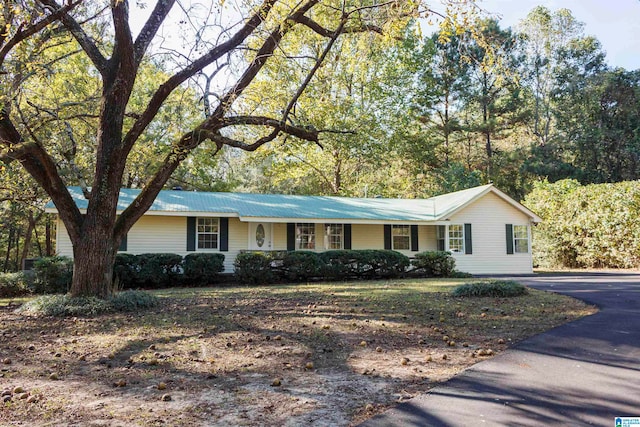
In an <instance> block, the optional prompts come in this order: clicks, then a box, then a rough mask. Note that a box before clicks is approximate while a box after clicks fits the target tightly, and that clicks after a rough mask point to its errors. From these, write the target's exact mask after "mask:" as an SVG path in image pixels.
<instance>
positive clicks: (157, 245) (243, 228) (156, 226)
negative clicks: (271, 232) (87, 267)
mask: <svg viewBox="0 0 640 427" xmlns="http://www.w3.org/2000/svg"><path fill="white" fill-rule="evenodd" d="M247 233H248V224H247V223H244V222H240V220H239V219H238V218H229V251H228V252H221V253H223V254H224V256H225V259H224V271H225V272H226V273H231V272H233V261H234V260H235V258H236V256H237V254H238V252H240V251H241V250H246V249H247V243H248V237H247ZM285 244H286V241H285ZM285 249H286V248H285ZM56 251H57V253H58V254H60V255H66V256H70V257H73V248H72V246H71V241H70V240H69V236H68V234H67V231H66V229H65V228H64V224H62V221H60V220H58V231H57V239H56ZM161 252H166V253H173V254H179V255H182V256H185V255H188V254H190V253H195V252H187V218H186V217H176V216H156V215H153V216H151V215H149V216H143V217H142V218H140V220H139V221H138V222H136V223H135V224H134V226H133V227H131V230H129V233H128V234H127V250H126V251H125V253H130V254H135V255H139V254H144V253H161ZM197 252H220V251H219V250H217V249H207V250H200V251H197Z"/></svg>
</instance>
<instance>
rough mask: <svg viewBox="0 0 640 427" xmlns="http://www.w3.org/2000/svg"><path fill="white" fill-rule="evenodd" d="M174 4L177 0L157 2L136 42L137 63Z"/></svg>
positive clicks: (135, 54)
mask: <svg viewBox="0 0 640 427" xmlns="http://www.w3.org/2000/svg"><path fill="white" fill-rule="evenodd" d="M174 4H175V0H158V2H157V3H156V7H155V8H154V9H153V12H151V15H150V16H149V19H148V20H147V22H145V24H144V27H142V30H141V31H140V34H138V37H137V38H136V41H135V43H134V49H133V50H134V58H135V61H136V63H137V64H140V61H141V60H142V57H143V56H144V54H145V52H146V51H147V49H148V48H149V45H150V44H151V41H152V40H153V38H154V37H155V35H156V33H157V32H158V29H159V28H160V25H162V23H163V22H164V20H165V18H166V17H167V15H168V14H169V11H170V10H171V8H172V7H173V5H174Z"/></svg>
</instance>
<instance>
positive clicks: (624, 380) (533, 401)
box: [362, 273, 640, 427]
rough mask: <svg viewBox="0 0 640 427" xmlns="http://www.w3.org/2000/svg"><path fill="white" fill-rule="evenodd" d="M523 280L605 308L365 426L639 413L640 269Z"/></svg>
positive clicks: (537, 422)
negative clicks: (631, 272) (628, 272)
mask: <svg viewBox="0 0 640 427" xmlns="http://www.w3.org/2000/svg"><path fill="white" fill-rule="evenodd" d="M517 280H518V281H519V282H521V283H523V284H526V285H528V286H531V287H534V288H537V289H543V290H549V291H554V292H559V293H562V294H566V295H570V296H573V297H575V298H579V299H582V300H584V301H587V302H589V303H592V304H595V305H597V306H598V307H599V308H600V311H599V312H598V313H597V314H595V315H593V316H589V317H586V318H583V319H580V320H578V321H576V322H572V323H569V324H567V325H564V326H561V327H559V328H556V329H553V330H551V331H549V332H546V333H543V334H540V335H537V336H535V337H533V338H530V339H528V340H526V341H523V342H521V343H519V344H518V345H516V346H515V347H513V348H512V349H510V350H508V351H506V352H504V353H502V354H501V355H499V356H497V357H495V358H493V359H491V360H487V361H484V362H481V363H478V364H476V365H474V366H473V367H472V368H471V369H469V370H467V371H465V372H464V373H462V374H461V375H459V376H457V377H455V378H453V379H452V380H450V381H448V382H447V383H446V384H443V385H442V386H440V387H436V388H434V389H432V390H431V391H430V392H429V393H428V394H425V395H422V396H418V397H416V398H414V399H412V400H410V401H407V402H405V403H402V404H400V405H399V406H397V407H396V408H394V409H392V410H390V411H388V412H386V413H384V414H381V415H379V416H377V417H375V418H372V419H370V420H368V421H367V422H365V423H363V424H362V426H363V427H378V426H403V427H406V426H471V425H473V426H476V425H487V426H495V425H508V426H542V425H544V426H547V425H548V426H552V425H555V426H558V425H563V426H580V425H598V426H614V425H615V424H614V418H615V417H618V416H636V417H640V274H616V273H593V274H580V275H577V274H576V275H571V274H562V275H553V276H551V275H541V276H536V277H520V278H517Z"/></svg>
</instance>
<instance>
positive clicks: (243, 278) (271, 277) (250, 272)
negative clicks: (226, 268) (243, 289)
mask: <svg viewBox="0 0 640 427" xmlns="http://www.w3.org/2000/svg"><path fill="white" fill-rule="evenodd" d="M272 262H273V257H272V255H271V254H270V253H268V252H240V253H239V254H238V256H237V257H236V259H235V261H234V262H233V266H234V269H235V276H236V279H237V280H238V281H239V282H240V283H244V284H248V285H263V284H267V283H273V282H274V281H275V280H276V275H275V273H274V271H273V268H272V265H271V264H272Z"/></svg>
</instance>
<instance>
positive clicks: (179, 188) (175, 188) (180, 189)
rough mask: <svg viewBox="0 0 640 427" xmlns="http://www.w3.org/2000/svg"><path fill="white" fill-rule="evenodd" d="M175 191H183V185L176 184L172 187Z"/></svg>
mask: <svg viewBox="0 0 640 427" xmlns="http://www.w3.org/2000/svg"><path fill="white" fill-rule="evenodd" d="M172 190H173V191H182V187H180V186H176V187H173V188H172Z"/></svg>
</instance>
